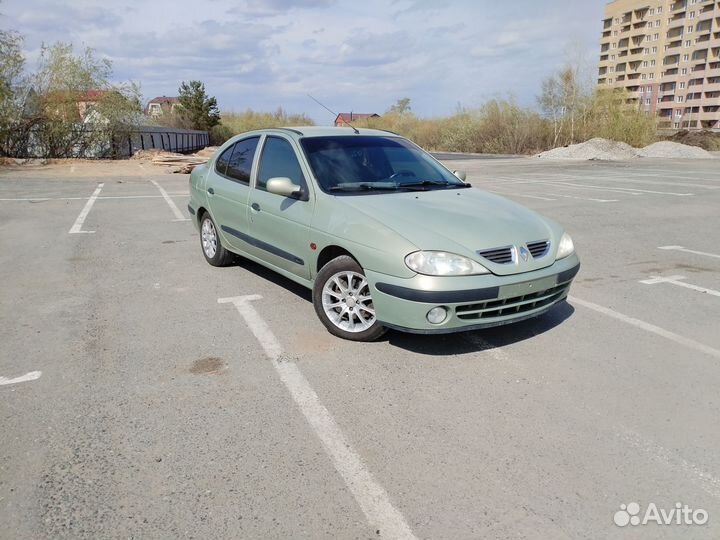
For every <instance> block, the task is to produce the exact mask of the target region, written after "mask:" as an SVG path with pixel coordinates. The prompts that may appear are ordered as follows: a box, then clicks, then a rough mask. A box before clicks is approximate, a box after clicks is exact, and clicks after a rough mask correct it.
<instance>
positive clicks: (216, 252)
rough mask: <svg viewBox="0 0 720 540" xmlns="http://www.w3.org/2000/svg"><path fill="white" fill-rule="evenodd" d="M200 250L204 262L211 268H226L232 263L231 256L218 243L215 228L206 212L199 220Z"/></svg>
mask: <svg viewBox="0 0 720 540" xmlns="http://www.w3.org/2000/svg"><path fill="white" fill-rule="evenodd" d="M200 248H201V249H202V252H203V255H204V256H205V260H206V261H207V262H208V263H209V264H211V265H212V266H227V265H229V264H230V263H231V262H232V259H233V254H232V253H230V252H229V251H228V250H227V249H225V248H224V247H223V245H222V243H221V242H220V235H219V234H218V231H217V227H216V226H215V222H214V221H213V220H212V218H211V217H210V214H209V213H208V212H205V213H204V214H203V216H202V219H201V220H200Z"/></svg>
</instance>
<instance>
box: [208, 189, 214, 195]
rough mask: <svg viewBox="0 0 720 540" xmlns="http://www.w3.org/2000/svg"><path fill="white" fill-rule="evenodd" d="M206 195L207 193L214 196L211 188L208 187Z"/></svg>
mask: <svg viewBox="0 0 720 540" xmlns="http://www.w3.org/2000/svg"><path fill="white" fill-rule="evenodd" d="M208 193H209V194H210V195H215V190H214V189H213V188H211V187H209V188H208Z"/></svg>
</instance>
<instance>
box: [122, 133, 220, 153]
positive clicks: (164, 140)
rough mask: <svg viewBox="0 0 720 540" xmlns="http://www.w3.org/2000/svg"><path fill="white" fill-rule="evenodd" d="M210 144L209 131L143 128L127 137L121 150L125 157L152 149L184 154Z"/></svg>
mask: <svg viewBox="0 0 720 540" xmlns="http://www.w3.org/2000/svg"><path fill="white" fill-rule="evenodd" d="M118 142H121V141H118ZM209 144H210V136H209V135H208V132H207V131H196V130H192V129H175V128H163V127H152V126H142V127H140V128H138V129H137V130H133V131H131V132H130V133H129V134H128V135H127V140H126V141H122V142H121V148H120V149H119V150H120V153H121V155H123V156H131V155H132V154H134V153H135V152H137V151H138V150H150V149H159V150H166V151H168V152H179V153H184V152H196V151H198V150H201V149H203V148H205V147H206V146H208V145H209Z"/></svg>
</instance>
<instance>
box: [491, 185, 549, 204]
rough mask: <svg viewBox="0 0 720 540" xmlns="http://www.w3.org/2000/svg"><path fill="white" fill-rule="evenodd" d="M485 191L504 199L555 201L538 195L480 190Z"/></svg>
mask: <svg viewBox="0 0 720 540" xmlns="http://www.w3.org/2000/svg"><path fill="white" fill-rule="evenodd" d="M481 189H484V190H485V191H489V192H490V193H495V194H496V195H502V196H504V197H523V198H525V199H538V200H541V201H556V200H557V199H550V198H549V197H540V196H538V195H526V194H524V193H508V192H507V191H497V190H495V189H487V188H481Z"/></svg>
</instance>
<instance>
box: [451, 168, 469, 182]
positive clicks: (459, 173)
mask: <svg viewBox="0 0 720 540" xmlns="http://www.w3.org/2000/svg"><path fill="white" fill-rule="evenodd" d="M453 174H454V175H455V176H457V177H458V178H459V179H460V180H462V181H463V182H464V181H465V179H466V178H467V173H466V172H465V171H453Z"/></svg>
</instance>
